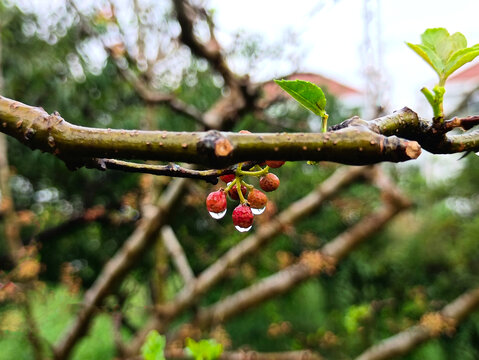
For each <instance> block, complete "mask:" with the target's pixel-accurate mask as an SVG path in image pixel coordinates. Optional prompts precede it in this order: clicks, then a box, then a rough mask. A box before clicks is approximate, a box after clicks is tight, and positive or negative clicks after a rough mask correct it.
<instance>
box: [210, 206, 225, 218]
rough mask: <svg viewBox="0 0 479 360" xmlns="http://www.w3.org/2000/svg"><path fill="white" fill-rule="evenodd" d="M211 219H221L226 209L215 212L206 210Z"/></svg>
mask: <svg viewBox="0 0 479 360" xmlns="http://www.w3.org/2000/svg"><path fill="white" fill-rule="evenodd" d="M208 212H209V213H210V215H211V217H212V218H213V219H216V220H218V219H221V218H222V217H223V216H225V214H226V209H224V210H223V211H222V212H219V213H215V212H213V211H208Z"/></svg>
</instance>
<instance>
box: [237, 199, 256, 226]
mask: <svg viewBox="0 0 479 360" xmlns="http://www.w3.org/2000/svg"><path fill="white" fill-rule="evenodd" d="M253 217H254V216H253V213H252V211H251V208H250V207H249V206H248V205H246V204H240V205H238V206H237V207H236V208H235V209H234V210H233V224H234V225H235V226H236V229H238V230H239V231H245V230H249V228H250V227H251V225H252V224H253Z"/></svg>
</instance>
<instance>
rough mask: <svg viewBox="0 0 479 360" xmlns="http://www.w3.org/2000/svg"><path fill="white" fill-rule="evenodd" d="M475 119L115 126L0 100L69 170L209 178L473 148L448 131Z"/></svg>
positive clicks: (27, 139)
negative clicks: (276, 163) (312, 125)
mask: <svg viewBox="0 0 479 360" xmlns="http://www.w3.org/2000/svg"><path fill="white" fill-rule="evenodd" d="M478 122H479V120H478V117H468V118H462V119H453V120H449V121H445V122H443V124H442V125H441V126H439V127H438V126H437V125H433V124H432V123H431V122H428V121H426V120H424V119H421V118H419V117H418V116H417V114H416V113H415V112H413V111H412V110H410V109H407V108H404V109H402V110H400V111H397V112H395V113H393V114H391V115H388V116H385V117H382V118H378V119H374V120H371V121H365V120H362V119H360V118H358V117H353V118H351V119H349V120H346V121H344V122H343V123H341V124H339V125H336V126H333V127H332V128H330V130H329V131H328V132H326V133H262V134H238V133H231V132H218V131H208V132H167V131H138V130H113V129H95V128H87V127H80V126H75V125H72V124H69V123H68V122H67V121H65V120H64V119H63V118H61V116H60V115H59V114H58V113H54V114H51V115H49V114H47V113H46V112H45V111H44V110H43V109H41V108H36V107H31V106H28V105H25V104H22V103H19V102H16V101H14V100H10V99H7V98H4V97H0V131H2V132H4V133H6V134H8V135H10V136H13V137H15V138H16V139H17V140H19V141H20V142H22V143H24V144H25V145H27V146H29V147H30V148H32V149H39V150H41V151H44V152H49V153H52V154H54V155H56V156H58V157H59V158H60V159H61V160H63V161H64V162H65V163H66V164H67V166H69V167H70V168H76V167H79V166H88V167H94V168H97V169H119V170H124V171H135V172H147V173H156V174H160V175H169V176H177V177H193V178H201V179H204V180H207V181H211V182H213V181H215V180H214V178H215V177H217V176H219V175H223V174H226V173H232V172H234V170H232V168H230V169H226V168H228V167H231V166H233V165H235V164H238V163H241V162H248V161H252V165H251V166H250V167H252V166H253V165H254V164H257V163H258V162H260V161H263V160H287V161H300V160H313V161H332V162H337V163H343V164H352V165H367V164H373V163H378V162H383V161H392V162H401V161H407V160H410V159H415V158H417V157H418V156H419V155H420V153H421V146H422V147H424V148H426V149H427V150H429V151H431V152H433V153H453V152H460V151H479V133H478V132H472V133H465V134H461V135H449V134H447V132H448V131H450V130H451V128H454V127H459V126H463V127H464V128H466V126H467V127H468V128H470V127H471V126H473V125H474V124H476V123H478ZM118 159H137V160H160V161H167V162H185V163H192V164H197V165H202V166H206V167H208V168H212V169H224V170H208V171H206V172H205V171H202V170H198V171H197V170H187V169H184V168H180V167H177V166H176V165H144V164H137V163H131V162H124V161H120V160H118ZM250 167H248V169H249V168H250Z"/></svg>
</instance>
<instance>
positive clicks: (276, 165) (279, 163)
mask: <svg viewBox="0 0 479 360" xmlns="http://www.w3.org/2000/svg"><path fill="white" fill-rule="evenodd" d="M284 163H285V161H281V160H266V165H268V166H269V167H270V168H273V169H277V168H279V167H281V166H283V165H284Z"/></svg>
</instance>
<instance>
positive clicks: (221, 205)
mask: <svg viewBox="0 0 479 360" xmlns="http://www.w3.org/2000/svg"><path fill="white" fill-rule="evenodd" d="M206 208H207V209H208V211H209V212H210V213H214V214H217V213H221V212H223V211H225V210H226V194H225V192H224V191H223V190H222V189H221V190H218V191H214V192H212V193H210V194H209V195H208V197H207V198H206Z"/></svg>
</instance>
